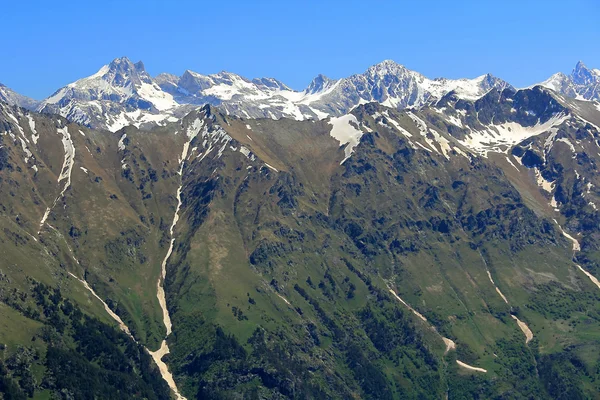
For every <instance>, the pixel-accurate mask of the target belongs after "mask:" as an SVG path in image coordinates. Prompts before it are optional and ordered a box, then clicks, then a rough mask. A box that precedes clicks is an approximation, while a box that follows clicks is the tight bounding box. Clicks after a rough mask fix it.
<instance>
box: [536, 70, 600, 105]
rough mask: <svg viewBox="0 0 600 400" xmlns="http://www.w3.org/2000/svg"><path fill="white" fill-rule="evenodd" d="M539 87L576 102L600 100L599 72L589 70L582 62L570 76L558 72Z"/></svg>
mask: <svg viewBox="0 0 600 400" xmlns="http://www.w3.org/2000/svg"><path fill="white" fill-rule="evenodd" d="M540 85H541V86H544V87H547V88H549V89H552V90H554V91H556V92H558V93H560V94H562V95H565V96H567V97H572V98H575V99H578V100H600V70H598V69H590V68H588V67H586V66H585V64H584V63H583V62H582V61H579V62H578V63H577V65H575V68H574V69H573V71H572V72H571V74H570V75H565V74H563V73H562V72H559V73H556V74H554V75H552V76H551V77H550V78H549V79H547V80H545V81H544V82H542V83H540Z"/></svg>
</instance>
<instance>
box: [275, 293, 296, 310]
mask: <svg viewBox="0 0 600 400" xmlns="http://www.w3.org/2000/svg"><path fill="white" fill-rule="evenodd" d="M275 294H276V295H277V296H279V298H280V299H281V300H283V301H284V302H285V303H286V304H287V305H288V306H290V307H292V304H291V303H290V302H289V301H288V299H286V298H285V297H283V296H282V295H280V294H279V293H277V292H275ZM292 308H294V307H292Z"/></svg>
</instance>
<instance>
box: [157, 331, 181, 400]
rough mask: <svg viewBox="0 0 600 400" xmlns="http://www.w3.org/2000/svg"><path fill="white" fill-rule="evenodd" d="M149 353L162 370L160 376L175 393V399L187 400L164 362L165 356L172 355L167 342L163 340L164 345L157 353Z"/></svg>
mask: <svg viewBox="0 0 600 400" xmlns="http://www.w3.org/2000/svg"><path fill="white" fill-rule="evenodd" d="M149 353H150V355H151V356H152V358H153V359H154V362H155V363H156V365H157V366H158V369H159V370H160V374H161V375H162V377H163V379H164V380H165V381H166V382H167V384H168V385H169V387H170V388H171V390H172V391H173V392H174V393H175V398H176V399H177V400H185V397H183V396H182V395H181V394H180V393H179V390H178V389H177V384H176V383H175V379H173V375H172V374H171V372H170V371H169V366H168V365H167V364H166V363H165V362H164V361H163V360H162V358H163V357H164V356H165V355H167V354H169V353H170V350H169V345H168V344H167V341H166V340H163V341H162V344H161V345H160V349H158V350H156V351H149Z"/></svg>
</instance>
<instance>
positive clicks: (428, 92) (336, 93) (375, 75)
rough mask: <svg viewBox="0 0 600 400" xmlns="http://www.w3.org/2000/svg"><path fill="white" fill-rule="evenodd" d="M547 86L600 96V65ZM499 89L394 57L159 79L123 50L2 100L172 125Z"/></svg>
mask: <svg viewBox="0 0 600 400" xmlns="http://www.w3.org/2000/svg"><path fill="white" fill-rule="evenodd" d="M540 85H542V86H545V87H548V88H550V89H553V90H555V91H557V92H558V93H561V94H564V95H566V96H568V97H574V98H577V99H584V100H599V99H600V70H597V69H588V68H587V67H585V65H584V64H583V63H582V62H579V63H578V64H577V66H576V67H575V69H574V70H573V72H572V73H571V75H568V76H567V75H565V74H563V73H557V74H555V75H553V76H552V77H551V78H549V79H548V80H546V81H544V82H542V83H541V84H540ZM492 88H495V89H499V90H502V89H504V88H513V87H512V86H511V85H510V84H509V83H507V82H505V81H503V80H502V79H499V78H496V77H494V76H493V75H490V74H486V75H482V76H480V77H477V78H474V79H455V80H453V79H445V78H436V79H428V78H426V77H425V76H423V75H421V74H419V73H418V72H414V71H411V70H409V69H407V68H405V67H404V66H402V65H400V64H397V63H395V62H394V61H391V60H386V61H383V62H381V63H379V64H376V65H374V66H372V67H370V68H369V69H368V70H367V71H365V72H364V73H363V74H356V75H352V76H350V77H348V78H342V79H339V80H333V79H329V78H327V77H326V76H323V75H319V76H317V77H316V78H315V79H313V81H312V82H311V83H310V84H309V86H308V87H307V88H306V89H305V90H303V91H300V92H298V91H294V90H292V89H290V88H289V87H288V86H286V85H285V84H284V83H282V82H280V81H278V80H276V79H273V78H257V79H252V80H250V79H247V78H244V77H242V76H240V75H237V74H234V73H230V72H220V73H217V74H212V75H201V74H198V73H196V72H193V71H190V70H186V71H185V72H184V73H183V75H181V76H180V77H178V76H176V75H172V74H167V73H162V74H159V75H158V76H156V77H155V78H152V77H151V76H150V75H149V74H148V73H147V72H146V70H145V68H144V64H143V63H142V62H138V63H135V64H134V63H132V62H131V61H130V60H129V59H128V58H126V57H121V58H117V59H115V60H113V61H112V62H111V63H110V64H108V65H105V66H103V67H102V68H101V69H100V70H99V71H98V72H97V73H95V74H94V75H91V76H89V77H87V78H83V79H80V80H78V81H75V82H73V83H71V84H69V85H67V86H65V87H63V88H60V89H59V90H57V91H56V92H55V93H54V94H52V95H51V96H50V97H48V98H46V99H44V100H42V101H36V100H32V99H29V98H27V97H25V96H21V95H18V94H17V93H15V92H13V91H11V90H10V89H9V88H6V87H5V86H0V99H2V100H3V101H6V102H8V103H10V104H17V105H20V106H22V107H25V108H28V109H31V110H36V111H40V112H47V113H57V114H60V115H62V116H63V117H65V118H67V119H69V120H71V121H74V122H77V123H80V124H83V125H86V126H89V127H93V128H102V129H108V130H111V131H117V130H119V129H120V128H122V127H124V126H126V125H130V124H133V125H135V126H137V127H148V126H150V125H156V124H162V125H164V124H165V123H167V122H169V121H174V120H175V119H177V118H181V117H183V116H184V115H185V114H187V113H188V112H190V111H191V110H192V109H194V107H198V106H202V105H204V104H210V105H214V106H219V107H220V108H221V109H223V110H225V112H226V113H227V114H230V115H236V116H240V117H244V118H275V119H279V118H293V119H296V120H303V119H323V118H326V117H328V116H340V115H344V114H345V113H347V112H349V111H350V110H352V109H353V108H354V107H356V106H358V105H360V104H366V103H369V102H378V103H381V104H383V105H386V106H388V107H392V108H397V109H403V108H407V107H419V106H422V105H424V104H427V103H428V102H431V101H436V100H439V99H440V98H441V97H443V96H444V95H445V94H447V93H449V92H454V93H455V94H456V95H458V96H459V97H461V98H464V99H477V98H479V97H481V96H483V95H484V94H485V93H487V92H488V91H489V90H491V89H492ZM513 89H514V88H513Z"/></svg>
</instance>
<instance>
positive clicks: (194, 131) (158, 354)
mask: <svg viewBox="0 0 600 400" xmlns="http://www.w3.org/2000/svg"><path fill="white" fill-rule="evenodd" d="M202 126H203V122H202V120H200V119H196V120H195V121H194V122H193V123H192V124H191V126H190V127H189V129H188V131H187V137H188V141H187V142H185V143H184V145H183V149H182V151H181V157H180V158H179V170H178V171H177V173H178V174H179V176H180V177H181V182H180V184H179V187H178V188H177V207H176V208H175V214H174V215H173V222H171V227H170V228H169V234H170V236H171V240H170V242H169V249H168V250H167V254H166V255H165V258H164V259H163V262H162V264H161V270H160V276H159V277H158V280H157V282H156V297H157V298H158V303H159V304H160V308H161V309H162V313H163V323H164V324H165V329H166V335H165V339H163V341H162V343H161V346H160V348H159V349H158V350H156V351H150V352H149V353H150V354H151V355H152V358H154V361H155V362H156V364H157V365H158V368H159V369H160V372H161V374H162V376H163V378H164V379H165V381H166V382H167V383H168V384H169V387H170V388H171V390H173V392H174V393H175V397H176V398H177V399H178V400H185V397H183V396H182V395H181V394H180V393H179V390H178V389H177V384H176V383H175V380H174V379H173V375H172V374H171V372H170V371H169V367H168V366H167V364H166V363H165V362H164V361H163V360H162V358H163V357H164V356H165V355H167V354H169V353H170V350H169V346H168V345H167V339H166V338H167V337H168V336H169V335H170V334H171V332H172V327H173V324H172V322H171V315H170V314H169V308H168V307H167V296H166V294H165V288H164V282H165V278H166V277H167V262H168V261H169V258H170V257H171V254H172V253H173V245H174V244H175V238H174V237H173V231H174V230H175V226H176V225H177V221H179V210H180V209H181V204H182V200H181V191H182V188H183V167H184V165H185V161H186V159H187V156H188V152H189V149H190V144H191V143H192V141H193V140H194V138H195V137H196V136H198V133H199V132H200V129H201V128H202Z"/></svg>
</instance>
